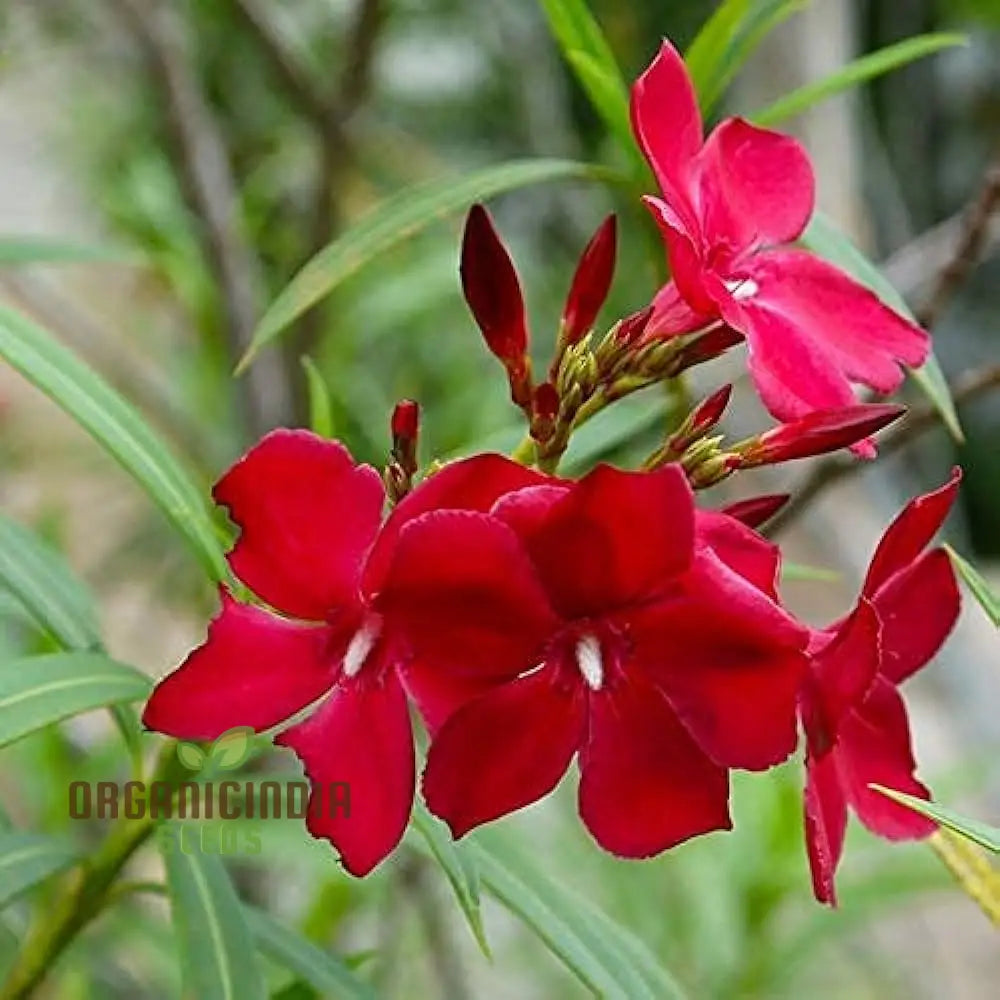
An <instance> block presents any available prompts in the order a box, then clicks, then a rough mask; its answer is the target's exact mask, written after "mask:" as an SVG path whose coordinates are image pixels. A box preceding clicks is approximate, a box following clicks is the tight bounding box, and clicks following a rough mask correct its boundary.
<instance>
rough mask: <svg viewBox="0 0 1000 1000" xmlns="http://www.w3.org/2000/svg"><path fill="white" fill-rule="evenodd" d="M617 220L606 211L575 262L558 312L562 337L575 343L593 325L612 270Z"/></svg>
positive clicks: (606, 295) (601, 304) (613, 268)
mask: <svg viewBox="0 0 1000 1000" xmlns="http://www.w3.org/2000/svg"><path fill="white" fill-rule="evenodd" d="M617 241H618V235H617V222H616V221H615V217H614V216H613V215H609V216H608V217H607V218H606V219H605V220H604V222H603V223H601V226H600V228H599V229H598V230H597V232H596V233H594V235H593V236H592V237H591V240H590V242H589V243H588V244H587V246H586V247H585V248H584V251H583V253H582V254H581V255H580V262H579V263H578V264H577V265H576V273H575V274H574V275H573V283H572V284H571V285H570V289H569V295H567V296H566V306H565V308H564V309H563V315H562V339H563V342H564V343H566V344H575V343H576V342H577V341H578V340H580V338H581V337H583V335H584V334H585V333H586V332H587V331H588V330H589V329H590V328H591V327H592V326H593V325H594V320H595V319H597V314H598V313H599V312H600V311H601V306H603V305H604V300H605V299H606V298H607V297H608V291H609V289H610V288H611V279H612V277H613V276H614V273H615V254H616V252H617Z"/></svg>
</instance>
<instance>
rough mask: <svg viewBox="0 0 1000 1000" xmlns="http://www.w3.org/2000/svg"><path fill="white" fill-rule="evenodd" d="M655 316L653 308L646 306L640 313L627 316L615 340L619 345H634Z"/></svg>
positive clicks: (619, 326)
mask: <svg viewBox="0 0 1000 1000" xmlns="http://www.w3.org/2000/svg"><path fill="white" fill-rule="evenodd" d="M652 315H653V307H652V306H646V308H645V309H640V310H639V311H638V312H634V313H632V314H631V315H630V316H626V317H625V318H624V319H623V320H622V321H621V322H620V323H619V324H618V330H617V332H616V333H615V339H616V340H617V341H618V343H619V344H634V343H635V342H636V341H637V340H638V339H639V338H640V337H641V336H642V333H643V331H644V330H645V329H646V325H647V324H648V323H649V320H650V318H651V317H652Z"/></svg>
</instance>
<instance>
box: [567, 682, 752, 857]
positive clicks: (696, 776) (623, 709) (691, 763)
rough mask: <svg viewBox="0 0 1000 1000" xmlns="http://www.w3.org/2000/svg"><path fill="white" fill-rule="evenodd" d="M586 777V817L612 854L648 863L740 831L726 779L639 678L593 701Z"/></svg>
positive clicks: (582, 794)
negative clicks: (735, 828) (692, 841)
mask: <svg viewBox="0 0 1000 1000" xmlns="http://www.w3.org/2000/svg"><path fill="white" fill-rule="evenodd" d="M626 669H627V670H628V668H627V667H626ZM580 771H581V778H580V791H579V800H580V816H581V818H582V819H583V822H584V823H585V824H586V826H587V829H588V830H590V832H591V834H593V837H594V839H595V840H596V841H597V842H598V844H600V845H601V847H603V848H604V849H605V850H606V851H610V852H611V853H612V854H617V855H619V856H621V857H626V858H646V857H650V856H652V855H654V854H659V853H660V852H661V851H665V850H666V849H667V848H668V847H673V846H674V845H675V844H679V843H681V842H682V841H684V840H687V839H689V838H690V837H695V836H697V835H698V834H702V833H708V832H709V831H710V830H728V829H731V827H732V823H731V822H730V819H729V802H728V800H729V780H728V775H727V773H726V771H725V770H724V769H723V768H721V767H719V766H717V765H716V764H714V763H713V762H712V761H710V760H709V759H708V757H706V756H705V754H704V753H703V752H702V751H701V750H700V749H699V748H698V746H697V745H696V744H695V742H694V741H693V740H692V739H691V737H690V735H688V733H687V731H686V730H685V728H684V726H682V725H681V724H680V722H679V721H678V719H677V716H676V715H675V714H674V712H673V709H672V708H671V707H670V705H669V704H668V703H667V701H666V699H665V698H664V697H663V695H662V694H661V693H660V692H659V691H658V690H657V689H656V687H654V686H653V685H652V684H650V683H649V682H648V681H647V680H645V679H644V678H643V677H642V676H641V674H639V673H638V672H636V671H631V670H629V671H628V672H627V674H626V675H625V676H624V677H623V678H621V679H620V681H619V682H618V683H617V684H614V685H612V686H610V687H608V688H607V689H605V690H604V691H602V692H601V693H599V694H595V695H592V696H591V698H590V724H589V735H588V738H587V740H586V742H585V743H584V746H583V749H582V751H581V753H580Z"/></svg>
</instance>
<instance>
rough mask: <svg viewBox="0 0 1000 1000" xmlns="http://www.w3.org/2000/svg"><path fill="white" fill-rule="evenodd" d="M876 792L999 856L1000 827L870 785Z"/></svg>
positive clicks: (902, 793)
mask: <svg viewBox="0 0 1000 1000" xmlns="http://www.w3.org/2000/svg"><path fill="white" fill-rule="evenodd" d="M871 787H872V788H874V789H875V791H876V792H881V793H882V794H883V795H887V796H888V797H889V798H890V799H892V800H893V801H894V802H898V803H899V804H900V805H902V806H906V807H907V808H908V809H912V810H913V811H914V812H918V813H920V815H921V816H926V817H927V818H928V819H932V820H934V822H935V823H940V824H941V826H944V827H947V828H948V829H949V830H951V831H952V832H954V833H957V834H958V835H959V836H961V837H965V839H966V840H971V841H972V842H973V843H974V844H978V845H979V846H980V847H984V848H985V849H986V850H987V851H992V852H993V853H994V854H1000V827H995V826H989V825H988V824H986V823H982V822H980V821H979V820H976V819H968V818H967V817H965V816H961V815H959V814H958V813H957V812H954V811H953V810H952V809H946V808H945V807H944V806H939V805H935V804H934V803H933V802H925V801H924V800H923V799H918V798H915V797H914V796H912V795H907V794H906V793H905V792H897V791H895V790H894V789H892V788H884V787H883V786H882V785H872V786H871Z"/></svg>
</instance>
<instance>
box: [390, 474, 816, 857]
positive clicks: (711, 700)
mask: <svg viewBox="0 0 1000 1000" xmlns="http://www.w3.org/2000/svg"><path fill="white" fill-rule="evenodd" d="M720 516H721V515H720ZM733 523H734V524H736V522H735V521H734V522H733ZM738 527H739V528H743V526H742V525H739V526H738ZM744 530H747V531H749V529H744ZM697 534H698V533H697V531H696V522H695V509H694V503H693V497H692V494H691V490H690V487H689V486H688V483H687V481H686V479H685V478H684V475H683V473H682V472H681V471H680V469H679V468H678V467H677V466H676V465H669V466H665V467H663V468H661V469H659V470H657V471H655V472H651V473H635V472H623V471H618V470H615V469H612V468H610V467H608V466H604V465H601V466H598V467H597V468H596V469H594V470H593V471H592V472H590V473H589V474H588V475H586V476H585V477H584V478H583V479H581V480H579V481H576V482H558V481H556V480H550V481H549V482H548V483H547V484H544V485H539V486H534V487H528V488H525V489H521V490H516V491H513V492H511V493H509V494H507V495H505V496H504V497H502V498H501V499H500V500H499V501H498V502H497V503H496V504H495V505H494V507H493V509H492V510H491V511H490V513H488V514H482V513H474V512H468V511H454V510H447V511H438V512H435V513H430V514H427V515H425V516H424V517H421V518H420V519H419V520H414V521H411V522H410V523H409V524H408V525H407V526H406V528H405V529H404V530H403V531H402V532H401V534H400V537H399V541H398V544H397V547H396V551H395V556H394V559H393V564H392V569H391V571H390V573H389V577H388V579H387V581H386V583H385V585H384V588H383V593H382V600H383V602H384V607H385V609H386V614H391V615H397V616H398V620H399V621H400V622H401V623H403V624H404V627H405V629H406V630H407V632H408V635H409V638H410V641H411V642H412V645H413V653H414V663H415V664H420V670H419V672H418V673H414V672H413V671H411V672H410V673H409V675H408V684H409V688H410V690H411V691H412V692H413V694H414V697H415V699H416V701H417V704H418V705H419V706H420V707H421V709H422V710H423V711H424V712H425V714H426V715H427V718H428V723H429V726H430V728H431V730H432V733H433V741H432V744H431V747H430V750H429V753H428V758H427V767H426V771H425V773H424V778H423V790H424V796H425V798H426V801H427V805H428V806H429V807H430V809H431V810H432V811H433V812H434V813H436V814H437V815H438V816H440V817H441V818H443V819H444V820H445V821H446V822H447V823H448V825H449V826H450V827H451V830H452V832H453V833H454V835H455V836H462V835H463V834H465V833H466V832H467V831H469V830H471V829H473V828H474V827H476V826H478V825H480V824H482V823H485V822H488V821H490V820H493V819H496V818H498V817H500V816H503V815H505V814H507V813H510V812H512V811H514V810H516V809H519V808H521V807H523V806H526V805H528V804H530V803H532V802H535V801H537V800H538V799H540V798H541V797H542V796H544V795H546V794H547V793H548V792H549V791H551V790H552V789H553V788H554V787H555V785H556V784H557V783H558V782H559V780H560V778H561V777H562V775H563V774H564V773H565V771H566V769H567V767H568V766H569V764H570V762H571V760H572V758H573V757H574V756H575V755H577V754H578V755H579V766H580V771H581V781H580V787H579V806H580V813H581V816H582V818H583V821H584V823H585V824H586V826H587V827H588V829H589V830H590V832H591V833H592V834H593V836H594V837H595V839H596V840H597V841H598V843H599V844H600V845H601V846H602V847H604V848H605V849H606V850H608V851H611V852H613V853H615V854H618V855H622V856H625V857H646V856H649V855H652V854H656V853H658V852H660V851H662V850H665V849H666V848H668V847H670V846H671V845H673V844H677V843H679V842H680V841H683V840H685V839H687V838H689V837H692V836H695V835H697V834H701V833H705V832H707V831H710V830H714V829H728V828H729V826H730V819H729V812H728V775H727V770H726V769H727V767H746V768H753V769H763V768H765V767H768V766H770V765H771V764H774V763H776V762H778V761H780V760H782V759H784V758H785V757H786V756H787V755H788V754H789V753H790V752H791V750H792V749H793V747H794V744H795V738H796V731H795V702H796V692H797V689H798V686H799V684H800V681H801V676H802V671H803V669H804V660H803V653H802V650H803V647H804V643H805V639H806V634H805V631H804V630H803V629H802V628H801V627H800V626H798V625H797V624H796V623H795V622H794V621H793V620H792V619H791V618H789V617H788V616H787V615H786V614H785V613H784V612H783V611H782V610H781V609H780V608H779V607H778V606H777V605H776V604H775V603H774V602H773V601H771V600H770V599H769V598H768V597H767V596H766V595H765V594H763V593H761V591H760V590H759V589H758V588H757V587H756V586H752V585H750V584H749V583H748V582H747V581H746V580H744V579H743V577H742V576H740V575H739V573H738V572H736V571H734V570H733V569H731V568H730V566H729V565H727V563H726V562H725V561H724V559H722V558H720V557H719V555H717V554H716V553H715V552H714V551H713V550H712V549H711V548H710V546H708V545H707V544H705V543H704V542H703V541H700V540H697ZM764 544H766V543H764ZM729 555H730V556H731V557H734V558H739V557H740V556H739V554H737V555H736V556H733V553H732V552H730V553H729ZM744 558H745V556H744ZM765 558H769V556H768V557H765ZM749 559H750V561H751V562H752V563H753V565H754V568H755V570H756V571H757V572H759V571H760V563H761V554H760V551H756V552H754V553H752V554H751V556H750V557H749ZM449 698H450V703H449Z"/></svg>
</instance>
